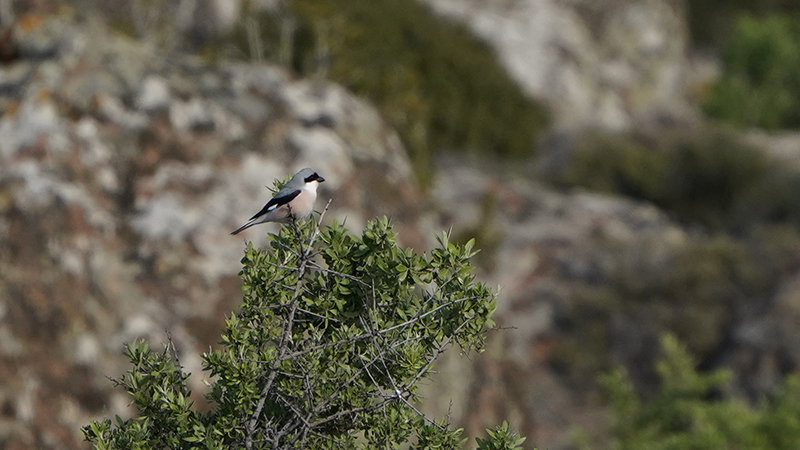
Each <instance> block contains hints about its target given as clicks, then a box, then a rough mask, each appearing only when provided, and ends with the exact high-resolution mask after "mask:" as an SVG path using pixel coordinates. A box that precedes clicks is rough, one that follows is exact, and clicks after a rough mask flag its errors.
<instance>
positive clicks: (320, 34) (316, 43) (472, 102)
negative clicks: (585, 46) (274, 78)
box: [233, 0, 547, 180]
mask: <svg viewBox="0 0 800 450" xmlns="http://www.w3.org/2000/svg"><path fill="white" fill-rule="evenodd" d="M254 17H257V21H258V23H259V28H260V29H261V30H262V39H261V40H262V41H263V42H264V45H263V47H264V48H265V49H266V54H267V56H268V57H270V58H273V59H278V55H277V53H276V52H277V51H278V50H277V49H278V47H279V44H278V43H277V42H278V39H279V36H280V32H279V28H280V25H279V23H278V22H277V21H276V19H275V17H274V16H273V15H269V14H264V15H261V16H257V15H255V16H254ZM287 17H290V18H293V19H294V20H295V21H296V31H295V33H294V35H293V39H292V42H293V47H292V48H293V50H292V58H291V65H292V66H293V68H294V69H295V70H296V71H297V72H298V73H300V74H302V75H305V76H311V75H314V74H315V73H317V72H318V71H320V70H322V69H325V68H327V76H328V77H330V79H331V80H333V81H335V82H338V83H340V84H342V85H344V86H346V87H347V88H348V89H350V90H352V91H353V92H355V93H357V94H359V95H363V96H365V97H366V98H368V99H370V100H371V101H372V102H374V103H375V104H377V105H378V106H379V108H380V110H381V112H382V113H383V115H384V117H385V118H386V119H387V121H388V122H389V123H390V124H391V125H392V126H393V127H394V128H395V129H397V130H398V132H399V133H400V136H401V138H402V139H403V141H404V142H405V144H406V146H407V147H408V149H409V151H410V153H411V157H412V160H413V161H414V165H415V167H416V169H417V170H418V171H419V173H421V174H422V175H421V178H422V179H423V180H424V179H425V178H427V176H428V171H429V170H430V158H431V153H432V152H435V151H437V150H439V149H448V150H458V151H461V150H467V151H473V152H476V153H487V154H491V155H495V156H505V157H511V158H519V157H525V156H528V155H531V154H532V153H533V151H534V147H535V145H534V144H535V138H536V137H537V135H538V134H539V133H540V131H541V130H542V129H543V128H544V127H545V125H546V122H547V117H546V113H545V110H544V108H543V107H542V106H541V105H539V104H537V103H536V102H534V101H533V100H531V99H529V98H527V97H526V96H525V94H524V93H523V92H522V91H521V89H520V87H519V86H518V85H517V84H516V83H515V82H514V81H513V80H512V79H511V78H510V76H509V75H508V74H507V73H506V71H505V70H504V69H503V68H502V66H501V65H500V64H499V62H498V61H497V59H496V57H495V55H494V53H493V52H492V51H491V50H490V49H489V48H488V46H487V45H486V44H484V43H483V42H481V41H480V40H478V39H477V38H475V37H474V36H473V35H472V34H471V33H470V32H469V30H468V29H467V28H466V27H464V26H462V25H459V24H456V23H453V22H451V21H449V20H447V19H444V18H441V17H438V16H436V15H434V14H433V13H432V12H431V11H429V10H428V8H427V7H425V6H424V5H422V4H421V3H419V2H417V1H411V0H293V1H292V2H290V3H289V4H288V11H287ZM233 41H235V42H237V43H238V45H239V48H240V49H241V50H240V53H241V54H247V52H248V51H249V50H248V48H249V47H248V38H247V33H246V30H244V29H243V28H240V29H239V30H238V31H237V32H236V33H235V35H234V37H233ZM320 52H321V53H320Z"/></svg>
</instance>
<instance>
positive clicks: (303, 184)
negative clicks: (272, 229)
mask: <svg viewBox="0 0 800 450" xmlns="http://www.w3.org/2000/svg"><path fill="white" fill-rule="evenodd" d="M323 181H325V178H322V177H321V176H319V175H318V174H317V172H315V171H314V170H313V169H310V168H308V167H306V168H304V169H301V170H300V171H299V172H297V173H296V174H294V176H292V179H291V180H289V182H288V183H286V184H285V185H284V186H283V187H282V188H281V190H279V191H278V192H276V193H275V195H273V196H272V198H271V199H270V200H269V201H268V202H267V204H266V205H264V207H263V208H261V211H259V212H257V213H256V214H255V215H254V216H253V217H251V218H250V220H248V221H247V223H246V224H244V225H242V226H241V227H239V229H237V230H236V231H234V232H232V233H231V234H239V233H241V232H242V231H244V230H246V229H248V228H250V227H252V226H253V225H258V224H260V223H267V222H279V223H287V222H289V221H290V220H292V219H305V218H306V217H308V216H310V215H311V212H312V211H313V210H314V201H315V200H316V199H317V186H319V183H322V182H323Z"/></svg>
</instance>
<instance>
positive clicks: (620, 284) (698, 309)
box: [550, 226, 800, 393]
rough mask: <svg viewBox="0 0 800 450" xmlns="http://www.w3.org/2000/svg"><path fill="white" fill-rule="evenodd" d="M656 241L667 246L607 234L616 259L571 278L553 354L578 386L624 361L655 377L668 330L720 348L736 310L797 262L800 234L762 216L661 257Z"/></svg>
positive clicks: (646, 378) (753, 303)
mask: <svg viewBox="0 0 800 450" xmlns="http://www.w3.org/2000/svg"><path fill="white" fill-rule="evenodd" d="M654 248H655V249H658V248H663V247H661V243H660V242H658V241H657V240H654V241H652V242H649V241H645V242H637V243H636V244H635V245H633V246H631V247H628V248H621V246H620V245H619V244H614V243H610V244H608V247H607V248H602V249H598V250H596V252H597V254H600V255H615V256H614V259H613V261H604V262H603V263H598V264H595V265H594V267H596V269H595V271H594V272H592V273H590V274H588V275H586V276H584V277H582V278H581V279H575V280H567V281H568V283H569V285H570V287H571V294H570V296H569V297H568V298H567V301H566V304H565V306H564V307H563V308H562V309H561V310H560V316H559V317H558V320H557V323H558V324H559V331H560V336H561V337H560V338H559V339H558V341H557V342H558V345H557V347H556V351H555V353H554V355H553V358H552V360H551V361H550V363H551V364H553V365H554V367H555V368H556V369H557V370H559V373H561V375H562V376H563V378H564V379H565V380H567V381H569V382H570V384H571V386H573V387H574V388H575V389H576V390H577V391H579V392H583V393H587V392H591V391H592V390H593V389H594V386H593V384H592V380H594V379H596V377H597V376H598V374H599V373H601V372H603V371H606V370H609V369H611V368H612V367H613V366H614V365H617V364H620V363H622V364H625V365H626V366H627V367H628V368H629V371H630V372H631V373H632V375H633V376H634V379H635V380H636V381H637V382H638V383H640V386H648V387H652V386H653V383H654V381H655V379H654V374H653V373H652V371H651V369H650V366H651V364H652V363H653V362H654V361H653V355H654V354H655V351H656V342H657V340H658V336H660V335H661V334H663V333H667V332H669V333H674V334H675V335H676V336H677V337H678V338H680V339H681V341H682V342H684V343H686V345H687V346H688V348H689V349H690V351H691V352H692V353H693V354H695V355H698V357H701V358H707V357H709V356H712V355H714V354H715V353H716V352H717V351H718V349H719V348H720V346H721V345H723V343H724V341H725V339H726V338H727V336H728V334H729V333H730V327H731V324H732V323H734V322H735V320H736V317H740V316H741V315H742V314H747V313H748V311H752V310H753V308H756V307H757V305H759V304H762V303H763V302H764V301H765V299H768V298H770V296H772V295H774V289H775V286H776V285H778V284H779V283H780V282H781V281H782V280H785V279H787V278H788V277H791V276H793V275H794V274H795V273H797V271H798V270H800V255H798V253H797V251H796V249H797V248H800V235H799V234H798V231H797V230H796V229H795V228H794V227H790V226H762V227H758V228H756V229H754V230H753V231H752V232H751V234H750V235H749V236H747V237H742V238H734V237H731V236H729V235H724V234H720V235H717V236H716V237H713V238H699V237H698V238H694V239H693V240H691V241H689V242H688V243H687V244H686V246H685V247H681V248H674V249H672V250H671V251H670V253H669V254H668V255H664V256H663V257H658V258H651V257H650V256H649V255H650V254H651V253H652V252H653V249H654ZM661 251H662V252H663V249H662V250H661ZM606 258H607V257H606Z"/></svg>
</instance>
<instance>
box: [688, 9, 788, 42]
mask: <svg viewBox="0 0 800 450" xmlns="http://www.w3.org/2000/svg"><path fill="white" fill-rule="evenodd" d="M683 4H684V5H685V6H684V7H685V8H686V15H687V16H688V17H687V18H688V22H689V32H690V34H691V37H692V41H693V42H694V43H695V44H696V45H699V46H703V47H713V48H717V49H723V48H725V47H726V44H727V43H729V42H730V39H731V36H732V35H733V32H734V24H735V23H736V17H737V16H739V15H741V14H753V15H756V16H759V17H763V16H766V15H770V14H781V13H783V14H797V13H800V3H798V2H796V1H795V0H760V1H752V0H691V1H688V2H684V3H683Z"/></svg>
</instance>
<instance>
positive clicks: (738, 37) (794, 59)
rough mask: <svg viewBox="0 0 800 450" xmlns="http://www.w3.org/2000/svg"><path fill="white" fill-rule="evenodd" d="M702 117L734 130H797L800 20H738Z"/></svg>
mask: <svg viewBox="0 0 800 450" xmlns="http://www.w3.org/2000/svg"><path fill="white" fill-rule="evenodd" d="M723 62H724V68H723V73H722V75H721V77H720V78H719V79H718V80H717V81H716V83H715V84H714V85H713V86H712V88H711V91H710V92H709V94H708V96H707V98H706V99H705V104H704V108H705V110H706V112H707V113H708V114H709V115H710V116H712V117H716V118H719V119H721V120H723V121H726V122H729V123H731V124H734V125H736V126H739V127H760V128H765V129H780V128H798V127H800V18H798V17H797V16H790V15H777V14H773V15H767V16H764V17H756V16H753V15H749V14H745V15H740V16H739V17H738V19H737V20H736V23H735V30H734V34H733V36H732V38H731V39H730V41H729V42H728V44H727V45H726V46H725V50H724V55H723Z"/></svg>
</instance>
